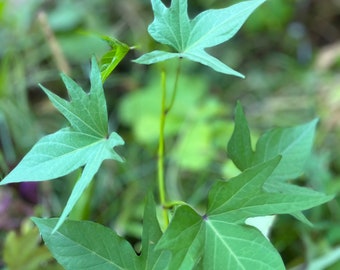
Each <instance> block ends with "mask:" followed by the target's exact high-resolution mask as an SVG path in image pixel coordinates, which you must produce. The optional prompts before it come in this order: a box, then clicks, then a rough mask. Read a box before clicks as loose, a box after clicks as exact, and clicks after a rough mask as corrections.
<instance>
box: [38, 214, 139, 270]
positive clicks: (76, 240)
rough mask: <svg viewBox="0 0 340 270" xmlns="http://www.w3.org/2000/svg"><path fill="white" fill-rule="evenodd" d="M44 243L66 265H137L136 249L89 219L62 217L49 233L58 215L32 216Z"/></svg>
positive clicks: (99, 269) (98, 268)
mask: <svg viewBox="0 0 340 270" xmlns="http://www.w3.org/2000/svg"><path fill="white" fill-rule="evenodd" d="M32 219H33V221H34V223H35V224H36V225H37V226H38V228H39V231H40V233H41V235H42V238H43V239H44V242H45V244H46V245H47V247H48V248H49V250H50V251H51V253H52V254H53V256H54V257H55V258H56V259H57V261H58V262H59V263H60V264H61V265H62V266H63V267H64V268H65V269H66V270H68V269H70V270H77V269H79V270H82V269H92V270H105V269H108V270H109V269H110V270H111V269H131V270H133V269H139V267H137V263H136V258H137V256H136V253H135V251H134V250H133V248H132V247H131V245H130V243H128V242H127V241H126V240H125V239H123V238H121V237H119V236H118V235H117V234H116V233H115V232H114V231H112V230H111V229H109V228H106V227H104V226H102V225H100V224H97V223H94V222H90V221H72V220H66V221H65V222H64V224H63V226H62V227H60V229H59V230H58V231H57V232H55V233H53V228H54V227H55V226H56V224H57V222H58V219H57V218H51V219H41V218H32Z"/></svg>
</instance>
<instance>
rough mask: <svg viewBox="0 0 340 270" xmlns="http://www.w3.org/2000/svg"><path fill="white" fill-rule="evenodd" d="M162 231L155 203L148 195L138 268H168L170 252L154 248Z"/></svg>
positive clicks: (161, 269)
mask: <svg viewBox="0 0 340 270" xmlns="http://www.w3.org/2000/svg"><path fill="white" fill-rule="evenodd" d="M161 236H162V231H161V229H160V227H159V223H158V220H157V216H156V204H155V201H154V199H153V197H152V196H151V195H148V197H147V200H146V204H145V209H144V218H143V234H142V254H141V255H140V256H139V258H138V259H139V263H138V265H139V266H140V268H139V269H160V270H166V269H168V266H169V262H170V257H171V254H170V252H169V251H161V250H155V246H156V244H157V243H158V240H159V239H160V238H161Z"/></svg>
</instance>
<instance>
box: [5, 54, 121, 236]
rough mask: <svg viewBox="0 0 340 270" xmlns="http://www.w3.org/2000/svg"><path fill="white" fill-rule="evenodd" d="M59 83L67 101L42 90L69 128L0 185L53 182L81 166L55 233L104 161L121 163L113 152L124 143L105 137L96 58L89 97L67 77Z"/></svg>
mask: <svg viewBox="0 0 340 270" xmlns="http://www.w3.org/2000/svg"><path fill="white" fill-rule="evenodd" d="M62 79H63V81H64V83H65V86H66V88H67V91H68V93H69V95H70V99H71V100H70V101H67V100H64V99H62V98H60V97H58V96H57V95H55V94H53V93H52V92H50V91H49V90H48V89H46V88H44V87H42V89H43V90H44V92H45V93H46V94H47V95H48V97H49V99H50V100H51V101H52V103H53V104H54V106H55V107H56V108H57V109H58V110H59V111H60V112H61V113H62V114H63V115H64V116H65V118H66V119H67V120H68V121H69V122H70V127H68V128H63V129H61V130H59V131H57V132H55V133H53V134H50V135H47V136H45V137H43V138H42V139H40V140H39V141H38V142H37V143H36V144H35V145H34V146H33V148H32V149H31V150H30V151H29V152H28V153H27V154H26V156H25V157H24V158H23V159H22V160H21V162H20V163H19V164H18V165H17V167H15V168H14V169H13V170H12V171H11V172H10V173H9V174H8V175H7V176H6V177H5V178H4V179H3V181H1V182H0V185H4V184H8V183H15V182H23V181H44V180H52V179H56V178H59V177H61V176H64V175H67V174H69V173H70V172H72V171H74V170H76V169H77V168H79V167H82V166H84V170H83V172H82V175H81V176H80V178H79V180H78V181H77V183H76V185H75V187H74V189H73V190H72V193H71V196H70V198H69V199H68V202H67V204H66V207H65V209H64V210H63V213H62V215H61V218H60V219H59V221H58V223H57V226H56V228H55V230H57V229H58V228H59V226H60V225H61V224H62V223H63V222H64V221H65V219H66V217H67V215H68V214H69V213H70V211H71V210H72V208H73V207H74V205H75V203H76V202H77V200H78V199H79V197H80V196H81V194H82V193H83V191H84V190H85V188H86V187H87V186H88V184H89V183H90V182H91V180H92V179H93V177H94V175H95V174H96V172H97V171H98V170H99V167H100V165H101V163H102V162H103V160H105V159H114V160H118V161H122V159H121V157H120V156H119V155H118V154H117V153H116V152H115V151H114V149H113V148H114V147H115V146H118V145H122V144H123V143H124V141H123V140H122V138H121V137H120V136H119V135H118V134H117V133H115V132H112V133H111V134H110V135H109V134H108V118H107V109H106V102H105V96H104V90H103V86H102V81H101V74H100V72H99V68H98V65H97V63H96V60H95V58H92V69H91V73H90V82H91V89H90V92H89V93H85V92H84V91H83V89H82V88H81V87H80V86H78V85H77V84H76V83H75V82H74V81H73V80H72V79H70V78H69V77H67V76H66V75H62Z"/></svg>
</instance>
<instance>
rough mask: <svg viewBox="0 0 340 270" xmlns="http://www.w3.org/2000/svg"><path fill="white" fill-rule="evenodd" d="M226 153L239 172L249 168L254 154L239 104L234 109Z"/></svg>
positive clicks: (246, 123) (246, 124)
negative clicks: (233, 121) (233, 119)
mask: <svg viewBox="0 0 340 270" xmlns="http://www.w3.org/2000/svg"><path fill="white" fill-rule="evenodd" d="M227 152H228V156H229V157H230V159H231V160H232V161H233V162H234V164H235V165H236V166H237V168H239V169H240V170H241V171H244V170H245V169H247V168H249V167H251V165H252V163H253V155H254V152H253V150H252V148H251V139H250V132H249V128H248V122H247V119H246V118H245V115H244V112H243V109H242V105H241V103H239V102H238V103H237V105H236V109H235V128H234V132H233V134H232V136H231V138H230V140H229V142H228V147H227ZM277 155H278V154H277Z"/></svg>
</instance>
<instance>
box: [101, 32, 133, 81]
mask: <svg viewBox="0 0 340 270" xmlns="http://www.w3.org/2000/svg"><path fill="white" fill-rule="evenodd" d="M101 38H102V39H103V40H105V41H106V42H107V43H108V44H109V46H110V47H111V50H110V51H108V52H107V53H105V54H104V55H103V56H102V58H101V60H100V64H101V67H100V70H101V76H102V81H103V83H104V82H105V80H106V79H107V77H109V75H110V74H111V72H112V71H113V70H114V69H115V68H116V66H117V65H118V64H119V63H120V61H122V60H123V58H124V57H125V55H126V54H127V53H128V51H129V50H130V47H129V46H128V45H126V44H125V43H123V42H120V41H119V40H117V39H115V38H111V37H108V36H101Z"/></svg>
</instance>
